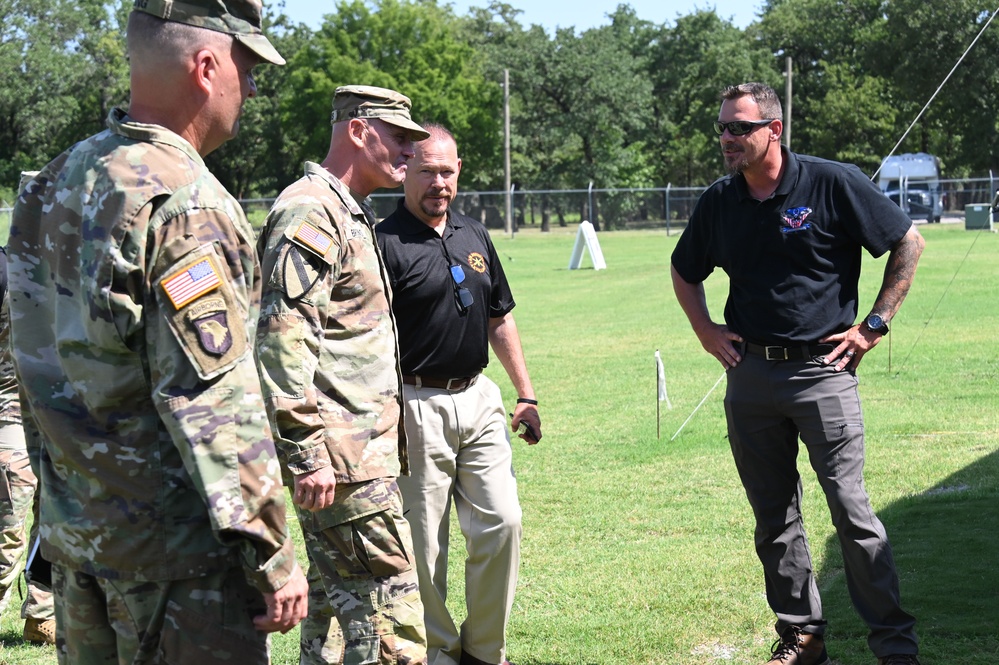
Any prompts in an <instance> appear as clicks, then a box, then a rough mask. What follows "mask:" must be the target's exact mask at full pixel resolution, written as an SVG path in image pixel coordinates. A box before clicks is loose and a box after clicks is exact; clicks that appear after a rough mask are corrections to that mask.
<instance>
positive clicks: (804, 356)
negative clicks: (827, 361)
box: [745, 342, 836, 360]
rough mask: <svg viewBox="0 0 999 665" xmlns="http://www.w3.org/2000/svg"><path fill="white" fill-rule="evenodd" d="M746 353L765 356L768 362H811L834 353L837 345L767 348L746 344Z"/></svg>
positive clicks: (774, 346) (776, 346) (772, 346)
mask: <svg viewBox="0 0 999 665" xmlns="http://www.w3.org/2000/svg"><path fill="white" fill-rule="evenodd" d="M745 348H746V353H750V354H752V355H754V356H763V357H764V358H766V359H767V360H811V359H812V357H814V356H825V355H828V354H830V353H832V350H833V349H835V348H836V345H835V344H800V345H798V346H779V345H771V346H765V345H763V344H753V343H752V342H746V344H745Z"/></svg>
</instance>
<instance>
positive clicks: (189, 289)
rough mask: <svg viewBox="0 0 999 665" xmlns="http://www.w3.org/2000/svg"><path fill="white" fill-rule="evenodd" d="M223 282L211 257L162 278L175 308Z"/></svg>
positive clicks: (162, 283)
mask: <svg viewBox="0 0 999 665" xmlns="http://www.w3.org/2000/svg"><path fill="white" fill-rule="evenodd" d="M221 283H222V278H221V277H220V276H219V273H218V270H217V269H216V268H215V264H214V263H212V260H211V258H209V257H207V256H206V257H204V258H201V259H198V260H197V261H195V262H194V263H190V264H188V265H187V266H185V267H184V268H181V269H180V270H178V271H177V272H174V273H172V274H170V275H167V276H166V277H164V278H163V279H162V280H160V286H162V287H163V291H164V292H165V293H166V295H167V297H168V298H169V299H170V302H172V303H173V306H174V308H175V309H180V308H181V307H183V306H184V305H186V304H187V303H189V302H191V301H192V300H194V299H195V298H199V297H201V296H203V295H204V294H206V293H208V292H210V291H214V290H215V289H217V288H218V287H219V285H220V284H221Z"/></svg>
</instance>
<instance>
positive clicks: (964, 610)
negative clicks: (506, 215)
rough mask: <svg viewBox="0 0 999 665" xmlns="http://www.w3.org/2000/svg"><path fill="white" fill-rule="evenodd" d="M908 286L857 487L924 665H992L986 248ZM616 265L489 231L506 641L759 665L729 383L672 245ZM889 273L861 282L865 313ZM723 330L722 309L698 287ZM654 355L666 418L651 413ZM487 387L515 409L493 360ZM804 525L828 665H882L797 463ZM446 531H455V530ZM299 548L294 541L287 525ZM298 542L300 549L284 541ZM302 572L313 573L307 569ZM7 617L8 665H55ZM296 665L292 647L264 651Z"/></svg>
mask: <svg viewBox="0 0 999 665" xmlns="http://www.w3.org/2000/svg"><path fill="white" fill-rule="evenodd" d="M920 231H922V232H923V234H924V236H925V237H926V240H927V246H926V251H925V252H924V254H923V258H922V261H921V262H920V267H919V271H918V273H917V275H916V280H915V286H914V287H913V290H912V292H911V293H910V295H909V298H908V299H907V300H906V302H905V305H904V306H903V308H902V311H901V313H900V315H899V316H898V317H897V318H896V319H895V320H894V322H893V323H892V333H891V335H890V336H889V337H888V338H886V339H885V340H883V341H882V343H881V344H880V345H879V346H878V347H877V348H876V349H875V350H874V351H872V352H871V353H870V354H869V355H868V356H867V357H866V358H865V359H864V361H863V363H862V365H861V367H860V370H859V375H860V379H861V384H860V385H861V387H860V390H861V397H862V399H863V404H864V410H865V416H866V429H867V466H866V484H867V488H868V491H869V492H870V494H871V496H872V500H873V504H874V507H875V509H876V510H877V511H878V514H879V515H880V517H881V519H882V521H883V522H884V524H885V527H886V528H887V530H888V534H889V536H890V538H891V541H892V545H893V549H894V552H895V558H896V561H897V564H898V568H899V573H900V576H901V592H902V598H903V603H904V605H905V607H906V608H907V609H908V610H909V611H910V612H912V613H913V614H915V615H916V617H917V619H918V621H919V623H918V624H917V629H918V631H919V634H920V637H921V640H922V654H921V660H922V662H923V664H924V665H956V664H958V663H960V664H961V665H984V664H986V663H988V664H990V665H992V664H994V663H996V662H999V610H997V601H999V567H997V565H996V564H997V563H999V509H997V506H999V415H997V412H999V409H997V406H999V404H997V402H999V398H997V389H996V382H997V374H999V354H997V352H996V350H995V342H994V337H995V331H996V330H997V328H999V307H997V303H996V300H997V295H999V286H997V280H999V236H997V235H995V234H991V233H985V232H970V231H965V230H964V229H963V227H962V226H960V225H953V224H950V225H948V224H944V225H934V226H926V225H920ZM598 237H599V240H600V244H601V247H602V250H603V254H604V257H605V259H606V261H607V266H608V267H607V269H606V270H601V271H595V270H593V269H592V268H591V266H592V263H591V262H590V260H589V257H586V258H584V262H583V268H582V269H580V270H572V271H570V270H568V269H567V266H568V262H569V257H570V254H571V250H572V246H573V242H574V240H575V229H574V228H569V229H557V228H556V229H555V230H553V232H552V233H550V234H544V235H543V234H541V233H539V232H537V231H536V230H534V229H526V230H524V231H522V232H520V233H518V234H517V236H516V237H515V238H514V239H509V238H506V237H504V236H502V235H495V236H494V239H495V242H496V247H497V251H498V252H499V254H500V258H501V260H502V261H503V264H504V268H505V270H506V273H507V275H508V277H509V279H510V281H511V283H512V286H513V290H514V295H515V297H516V299H517V303H518V306H517V308H516V310H515V314H516V318H517V323H518V326H519V328H520V332H521V337H522V339H523V343H524V350H525V353H526V356H527V361H528V366H529V368H530V371H531V375H532V379H533V381H534V385H535V388H536V390H537V393H538V398H539V401H540V402H541V407H540V408H541V417H542V421H543V429H544V440H543V442H542V443H541V444H540V445H538V446H533V447H528V446H527V445H525V444H524V443H523V442H522V441H520V440H516V441H515V443H514V449H515V451H514V464H515V467H516V471H517V478H518V481H519V491H520V499H521V503H522V505H523V508H524V541H523V552H522V555H523V560H522V565H521V577H520V586H519V589H518V593H517V599H516V604H515V607H514V614H513V620H512V625H511V627H510V633H509V649H510V651H509V658H510V660H511V661H513V662H515V663H516V664H517V665H588V664H594V665H596V664H608V665H617V664H622V665H623V664H644V663H657V664H668V665H688V664H690V665H693V664H701V663H731V664H734V665H743V664H752V665H759V664H761V663H763V662H765V661H766V660H767V657H768V655H769V646H770V644H771V643H772V641H773V640H774V639H775V637H776V636H775V634H774V633H773V630H772V624H773V615H772V613H771V612H770V609H769V608H768V607H767V604H766V600H765V598H764V595H763V590H764V587H763V577H762V573H761V571H760V567H759V563H758V561H757V559H756V555H755V553H754V551H753V546H752V542H753V536H752V530H753V521H752V516H751V514H750V510H749V507H748V505H747V503H746V499H745V495H744V493H743V490H742V487H741V485H740V483H739V481H738V478H737V477H736V474H735V470H734V466H733V464H732V460H731V454H730V452H729V447H728V441H727V439H726V432H725V422H724V413H723V409H722V395H723V393H724V387H725V386H724V381H722V383H721V384H720V385H719V386H718V387H717V389H715V390H714V392H712V393H711V394H710V395H709V396H708V397H707V399H706V400H705V402H704V404H703V406H701V408H700V409H699V410H698V411H697V413H696V415H694V417H693V418H692V419H691V420H690V422H689V423H688V424H687V425H686V427H685V428H684V429H683V431H682V433H681V434H680V435H679V436H678V437H676V439H675V440H672V441H671V440H670V439H671V437H673V435H674V433H675V432H676V431H677V430H678V429H679V428H680V425H681V424H682V423H683V421H684V420H685V419H686V418H687V417H688V416H690V415H691V413H692V412H693V411H694V409H695V408H696V407H697V406H698V404H699V403H700V402H701V400H702V399H703V398H704V397H705V396H706V395H708V392H709V391H710V390H711V388H712V386H714V385H715V383H716V381H717V380H718V379H719V377H720V376H721V374H722V369H721V366H720V365H719V364H718V363H717V361H715V360H714V359H713V358H711V357H710V356H708V355H707V354H706V353H705V352H704V351H703V349H701V347H700V344H699V343H698V342H697V339H696V338H695V336H694V334H693V333H692V332H691V330H690V327H689V325H688V324H687V321H686V318H685V317H684V315H683V313H682V312H681V310H680V308H679V306H678V305H677V304H676V301H675V299H674V297H673V294H672V288H671V286H670V281H669V256H670V253H671V251H672V249H673V247H674V245H675V243H676V236H675V235H674V236H672V237H669V236H667V235H666V233H665V231H631V232H622V231H618V232H610V233H600V234H598ZM884 263H885V261H884V258H882V259H880V260H877V261H875V260H871V259H870V258H869V257H868V260H867V263H866V264H865V270H864V276H863V281H862V286H861V291H862V296H861V305H860V308H861V310H863V311H861V312H860V315H863V314H866V311H867V309H868V308H869V307H870V306H871V304H872V303H873V301H874V297H875V294H876V292H877V289H878V286H879V285H880V282H881V274H882V272H883V270H884ZM706 287H707V293H708V300H709V306H710V307H711V310H712V312H713V314H714V315H715V318H716V320H720V318H721V313H722V308H723V304H724V298H725V294H726V292H727V283H726V280H725V277H724V275H723V274H721V273H720V272H719V273H718V274H716V275H714V276H712V278H711V279H710V280H709V281H708V283H707V285H706ZM656 349H659V350H660V352H661V354H662V356H663V360H664V364H665V367H666V379H667V388H668V393H669V398H670V400H671V402H672V405H673V409H672V410H668V409H667V407H666V404H665V402H663V403H660V407H661V409H662V413H661V418H660V421H661V428H660V436H658V437H657V426H656V407H657V400H656V372H655V364H654V359H653V353H654V351H655V350H656ZM487 373H488V374H489V375H490V376H491V377H493V378H494V379H496V380H497V382H499V383H500V385H501V386H502V388H503V390H504V396H505V399H506V401H507V404H508V406H510V405H512V403H513V400H514V398H515V397H516V396H515V395H514V394H513V392H512V389H511V388H510V385H509V382H508V381H507V380H506V377H505V375H504V373H503V370H502V367H501V366H500V365H499V363H498V362H496V361H495V360H494V361H493V362H492V363H491V364H490V366H489V368H488V370H487ZM799 468H800V469H801V471H802V475H803V479H804V488H805V505H804V511H805V522H806V527H807V528H808V531H809V535H810V540H811V545H812V554H813V558H814V566H815V569H816V571H817V574H818V577H819V584H820V588H821V590H822V593H823V599H824V604H825V610H826V614H827V618H828V620H829V623H830V628H829V632H828V634H827V638H828V649H829V655H830V657H831V658H832V659H833V662H834V663H836V664H837V665H873V663H874V657H873V656H872V655H871V653H870V651H868V649H867V646H866V628H865V626H863V625H862V624H861V623H860V621H859V620H858V619H857V617H856V615H855V614H854V612H853V609H852V607H851V606H850V602H849V596H848V593H847V590H846V586H845V582H844V576H843V570H842V557H841V556H840V553H839V546H838V542H837V541H836V537H835V533H834V532H833V530H832V527H831V524H830V520H829V515H828V510H827V508H826V506H825V500H824V498H823V497H822V494H821V491H820V490H819V488H818V484H817V483H816V482H815V479H814V475H813V474H812V473H811V471H810V469H809V468H808V463H807V458H806V457H805V456H804V455H802V456H801V457H800V458H799ZM455 521H456V520H455ZM293 528H294V529H295V530H297V525H294V524H293ZM296 537H297V538H298V541H299V543H300V542H301V538H300V536H299V535H296ZM463 557H464V552H463V540H462V537H461V535H460V533H459V532H458V530H457V527H456V524H453V525H452V551H451V566H450V571H451V588H452V594H451V597H450V598H449V603H450V604H451V605H452V607H453V610H454V613H455V615H456V616H457V617H458V618H459V620H460V618H461V617H462V613H463V606H464V587H463V581H462V574H461V562H462V560H463ZM302 558H303V560H304V555H303V557H302ZM16 605H17V603H16V602H15V603H12V606H11V607H10V608H8V610H7V611H6V612H5V613H4V615H3V620H2V626H0V639H2V640H3V642H5V643H6V646H5V647H4V649H3V650H2V651H0V662H7V663H54V662H55V656H54V654H53V653H52V650H51V649H48V650H44V649H39V648H36V647H30V646H26V645H23V644H22V643H21V642H20V627H21V622H20V620H19V619H18V618H17V607H16ZM273 646H274V662H275V663H281V664H289V665H290V664H292V663H297V662H298V657H297V650H298V631H297V630H295V631H292V632H291V633H289V634H288V635H283V636H282V635H278V636H275V637H274V640H273Z"/></svg>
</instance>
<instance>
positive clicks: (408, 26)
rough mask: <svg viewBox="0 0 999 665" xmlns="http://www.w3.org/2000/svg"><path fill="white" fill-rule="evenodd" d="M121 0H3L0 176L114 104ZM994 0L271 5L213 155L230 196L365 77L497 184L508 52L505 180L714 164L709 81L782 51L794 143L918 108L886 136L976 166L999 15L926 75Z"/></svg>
mask: <svg viewBox="0 0 999 665" xmlns="http://www.w3.org/2000/svg"><path fill="white" fill-rule="evenodd" d="M130 5H131V2H128V1H127V0H119V1H118V2H110V1H107V0H75V1H74V2H72V3H70V2H68V1H67V0H0V9H2V13H3V15H4V17H5V20H4V23H3V24H2V25H0V185H2V186H3V188H7V189H11V188H13V187H14V186H15V185H16V183H17V180H18V174H19V172H20V171H21V170H29V169H34V168H38V167H39V166H40V165H41V164H42V163H44V162H45V161H47V160H49V159H51V158H53V157H55V156H56V155H57V154H58V153H59V152H61V151H62V150H64V149H65V148H66V147H68V146H70V145H72V143H74V142H75V141H78V140H79V139H81V138H83V137H85V136H86V135H88V134H90V133H93V132H95V131H97V130H99V129H100V128H101V127H102V125H103V121H104V118H105V117H106V116H107V113H108V111H109V109H110V108H111V107H113V106H114V105H126V104H127V97H128V89H127V88H128V70H127V62H126V59H125V57H124V50H125V49H124V39H123V30H124V25H125V20H126V18H127V15H128V11H129V9H130ZM993 11H994V8H990V7H989V6H988V5H987V3H986V2H985V1H984V0H948V2H945V3H944V2H929V3H928V2H924V1H923V0H891V1H890V2H889V1H888V0H767V1H766V2H765V3H764V5H763V7H762V9H761V11H760V14H759V19H758V20H757V21H756V22H754V23H753V24H751V25H749V26H748V27H746V28H744V29H743V28H739V27H736V26H734V25H733V24H732V23H731V22H730V21H729V20H726V19H725V18H722V17H720V16H718V15H717V13H716V12H715V11H713V10H706V9H696V10H693V11H692V12H691V13H689V14H687V15H679V16H677V18H676V20H675V21H669V22H666V23H662V24H657V23H653V22H650V21H646V20H643V19H642V18H641V17H639V16H638V15H637V14H636V12H635V11H634V9H632V8H631V7H630V6H629V5H627V4H621V5H618V6H617V7H616V8H615V9H614V10H613V11H611V12H609V14H608V16H607V22H606V24H605V25H602V26H599V27H596V28H591V29H587V30H576V29H574V28H571V27H570V28H560V29H558V30H556V31H554V32H553V33H552V32H548V31H546V30H545V29H544V28H543V27H541V26H538V25H524V24H522V23H521V21H520V20H519V12H518V11H517V10H515V9H514V8H512V7H511V6H510V5H507V4H504V3H502V2H498V1H494V2H492V3H491V4H488V5H487V6H484V7H476V8H473V9H471V10H469V12H468V13H467V14H466V15H463V16H459V15H456V14H455V12H454V10H453V9H452V7H451V5H450V4H447V3H443V4H440V3H438V1H437V0H339V1H338V2H337V3H336V4H335V5H334V6H333V11H332V12H331V13H329V14H327V15H326V16H325V18H324V21H323V23H322V25H320V26H319V27H318V28H316V29H311V28H309V27H308V26H305V25H295V24H292V23H291V22H290V21H289V19H288V18H287V17H286V16H284V15H283V14H281V13H280V8H279V7H278V8H277V9H275V8H273V7H271V8H268V9H267V12H268V13H267V16H266V23H267V25H266V26H265V29H266V30H267V32H268V34H269V35H270V36H271V37H272V40H273V41H274V42H275V43H276V45H277V46H278V49H279V50H280V51H281V52H282V53H283V54H284V55H285V57H286V58H287V59H288V64H287V65H286V66H285V67H273V66H262V67H260V68H259V69H258V72H259V74H258V77H257V85H258V96H257V98H256V99H253V100H251V101H250V102H249V103H248V104H247V106H246V110H245V115H244V119H243V121H242V122H241V127H242V129H241V133H240V136H239V137H238V138H237V139H235V140H233V141H230V142H229V143H228V144H226V145H225V146H224V147H223V148H222V149H220V150H219V151H217V152H216V153H214V154H213V155H211V156H210V158H209V161H210V164H211V166H212V168H213V170H215V172H216V173H218V174H219V177H220V178H221V179H222V181H223V182H224V184H225V185H226V186H227V187H229V188H230V189H231V191H233V193H234V194H236V195H237V196H240V197H251V196H257V197H268V196H273V195H274V194H276V193H277V192H278V191H280V189H281V188H282V187H284V186H285V185H287V184H288V183H289V182H291V181H293V180H294V179H296V178H297V177H298V176H299V175H300V174H301V172H302V162H303V161H304V160H306V159H312V160H319V159H321V158H322V157H323V156H324V155H325V154H326V151H327V149H328V146H329V134H330V126H329V112H330V102H331V98H332V95H333V91H334V90H335V88H336V87H337V86H339V85H345V84H368V85H381V86H385V87H390V88H395V89H397V90H399V91H401V92H403V93H404V94H406V95H408V96H410V97H411V98H412V100H413V115H414V118H415V119H416V120H417V121H435V122H440V123H442V124H444V125H445V126H448V127H449V128H450V129H451V130H452V131H453V132H454V134H455V136H456V137H457V139H458V145H459V150H460V152H461V155H462V158H463V161H464V168H463V170H462V183H463V188H465V189H481V190H498V189H502V187H503V96H504V91H503V70H504V69H505V70H508V72H509V78H510V91H509V94H510V102H511V118H512V121H511V124H512V131H511V133H512V155H511V162H512V171H513V180H514V182H515V183H516V185H517V187H518V188H519V189H536V190H537V189H559V188H571V189H585V188H586V187H587V186H588V184H589V183H593V184H594V185H595V186H596V187H602V188H622V187H663V186H665V185H666V184H667V183H672V184H673V185H678V186H679V185H704V184H707V183H709V182H711V181H712V180H713V179H714V178H716V177H717V176H718V175H719V174H720V173H721V161H720V159H719V155H718V145H717V138H716V137H715V136H714V135H713V133H712V131H711V122H712V120H713V119H714V118H715V116H716V114H717V110H718V105H719V102H718V95H719V92H720V91H721V89H722V88H723V87H724V86H726V85H730V84H733V83H740V82H744V81H749V80H758V81H765V82H767V83H769V84H770V85H772V86H774V88H775V89H777V91H778V93H779V94H780V95H781V96H782V97H783V95H784V68H785V59H786V58H787V57H790V58H791V61H792V63H793V64H792V68H793V89H794V93H793V94H794V100H793V102H794V103H793V117H792V127H793V132H794V133H793V136H792V140H793V145H792V148H793V149H794V150H795V151H797V152H803V153H809V154H815V155H818V156H821V157H827V158H830V159H836V160H842V161H848V162H853V163H856V164H858V165H859V166H861V168H863V169H865V170H866V171H868V172H873V171H874V170H875V169H876V168H877V167H878V165H879V164H880V162H881V160H882V158H883V157H884V156H885V155H886V154H888V151H890V150H891V149H892V148H893V147H894V145H895V143H896V142H897V141H898V140H899V139H900V138H901V137H902V136H903V133H904V132H905V130H906V129H907V128H908V127H909V124H910V123H912V122H913V121H914V120H915V119H916V118H917V117H918V122H916V124H915V126H914V128H913V129H912V131H911V132H910V133H909V134H908V135H907V136H906V138H905V140H904V141H903V142H902V144H901V146H900V151H901V152H916V151H925V152H930V153H933V154H936V155H937V156H939V157H940V158H941V161H942V164H943V167H944V173H945V175H948V176H954V177H964V176H969V175H980V174H983V173H987V172H988V171H989V170H990V169H991V170H997V171H999V160H997V156H999V121H997V114H996V108H997V106H999V85H997V84H999V71H997V67H996V66H995V65H994V64H993V63H992V58H991V54H993V53H995V52H996V50H997V47H999V33H997V30H999V25H990V26H989V28H988V29H987V30H985V32H984V34H983V35H982V37H981V39H980V41H979V42H978V43H977V44H976V46H975V47H974V48H973V49H971V51H970V52H969V53H968V55H967V57H966V59H965V60H964V62H963V63H962V64H961V65H960V66H959V67H957V69H956V70H955V72H954V75H953V78H952V79H951V80H950V82H948V83H947V85H946V86H944V87H943V89H942V90H941V91H940V92H939V94H937V88H938V87H939V86H940V83H941V82H942V81H943V80H944V77H945V76H947V74H948V72H949V71H950V70H951V68H952V67H953V66H954V64H955V63H956V62H957V61H958V58H960V57H961V55H962V53H964V51H965V50H966V49H967V48H968V46H969V45H970V44H971V43H972V40H973V39H975V37H976V35H978V34H979V32H980V31H981V30H982V28H983V27H984V26H985V25H986V24H987V23H988V22H989V21H990V19H991V17H992V12H993ZM935 94H936V97H935V98H934V95H935ZM931 98H933V102H932V103H930V104H929V106H928V107H926V108H925V110H924V107H925V106H926V105H927V102H929V101H930V100H931Z"/></svg>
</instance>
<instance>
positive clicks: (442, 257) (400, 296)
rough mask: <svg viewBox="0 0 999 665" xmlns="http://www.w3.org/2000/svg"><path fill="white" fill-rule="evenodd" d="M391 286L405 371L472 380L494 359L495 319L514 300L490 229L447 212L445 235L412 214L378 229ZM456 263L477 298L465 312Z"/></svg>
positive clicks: (401, 212) (402, 212) (399, 213)
mask: <svg viewBox="0 0 999 665" xmlns="http://www.w3.org/2000/svg"><path fill="white" fill-rule="evenodd" d="M375 231H376V237H377V240H378V246H379V247H380V248H381V252H382V256H383V257H384V260H385V267H386V269H387V270H388V274H389V280H390V281H391V283H392V311H393V312H394V313H395V319H396V323H397V326H398V329H399V351H400V355H401V358H402V360H401V365H402V373H403V374H420V375H424V376H431V377H436V378H458V377H466V376H472V375H474V374H477V373H479V372H481V371H482V369H483V368H484V367H485V366H486V365H487V364H488V362H489V319H490V318H497V317H502V316H504V315H505V314H506V313H507V312H509V311H510V310H512V309H513V307H514V302H513V295H512V294H511V293H510V285H509V284H508V283H507V281H506V276H505V275H504V274H503V266H501V265H500V262H499V259H497V257H496V250H495V248H494V247H493V243H492V240H490V238H489V232H488V231H487V230H486V227H485V226H483V225H482V224H480V223H479V222H477V221H475V220H474V219H472V218H470V217H465V216H464V215H459V214H457V213H455V212H453V211H449V212H448V219H447V225H446V226H445V228H444V237H443V238H442V237H441V236H439V235H437V232H436V231H434V230H433V229H432V228H430V227H429V226H427V225H426V224H424V223H423V222H422V221H420V219H419V218H417V217H415V216H414V215H413V214H412V213H410V212H409V211H408V210H406V207H405V205H403V201H401V200H400V201H399V205H398V207H397V208H396V211H395V212H394V213H392V214H391V215H389V216H388V217H387V218H386V219H385V221H383V222H382V223H380V224H378V226H376V227H375ZM451 265H460V266H461V268H462V270H463V271H464V273H465V280H464V281H463V282H462V283H461V285H460V286H461V287H464V288H467V289H468V290H469V291H471V293H472V298H473V299H474V301H473V303H472V305H471V307H469V308H468V309H467V311H466V312H465V313H464V314H462V313H461V312H460V310H459V308H458V306H457V305H456V303H455V295H454V283H453V282H452V278H451V271H450V268H449V267H450V266H451Z"/></svg>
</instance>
